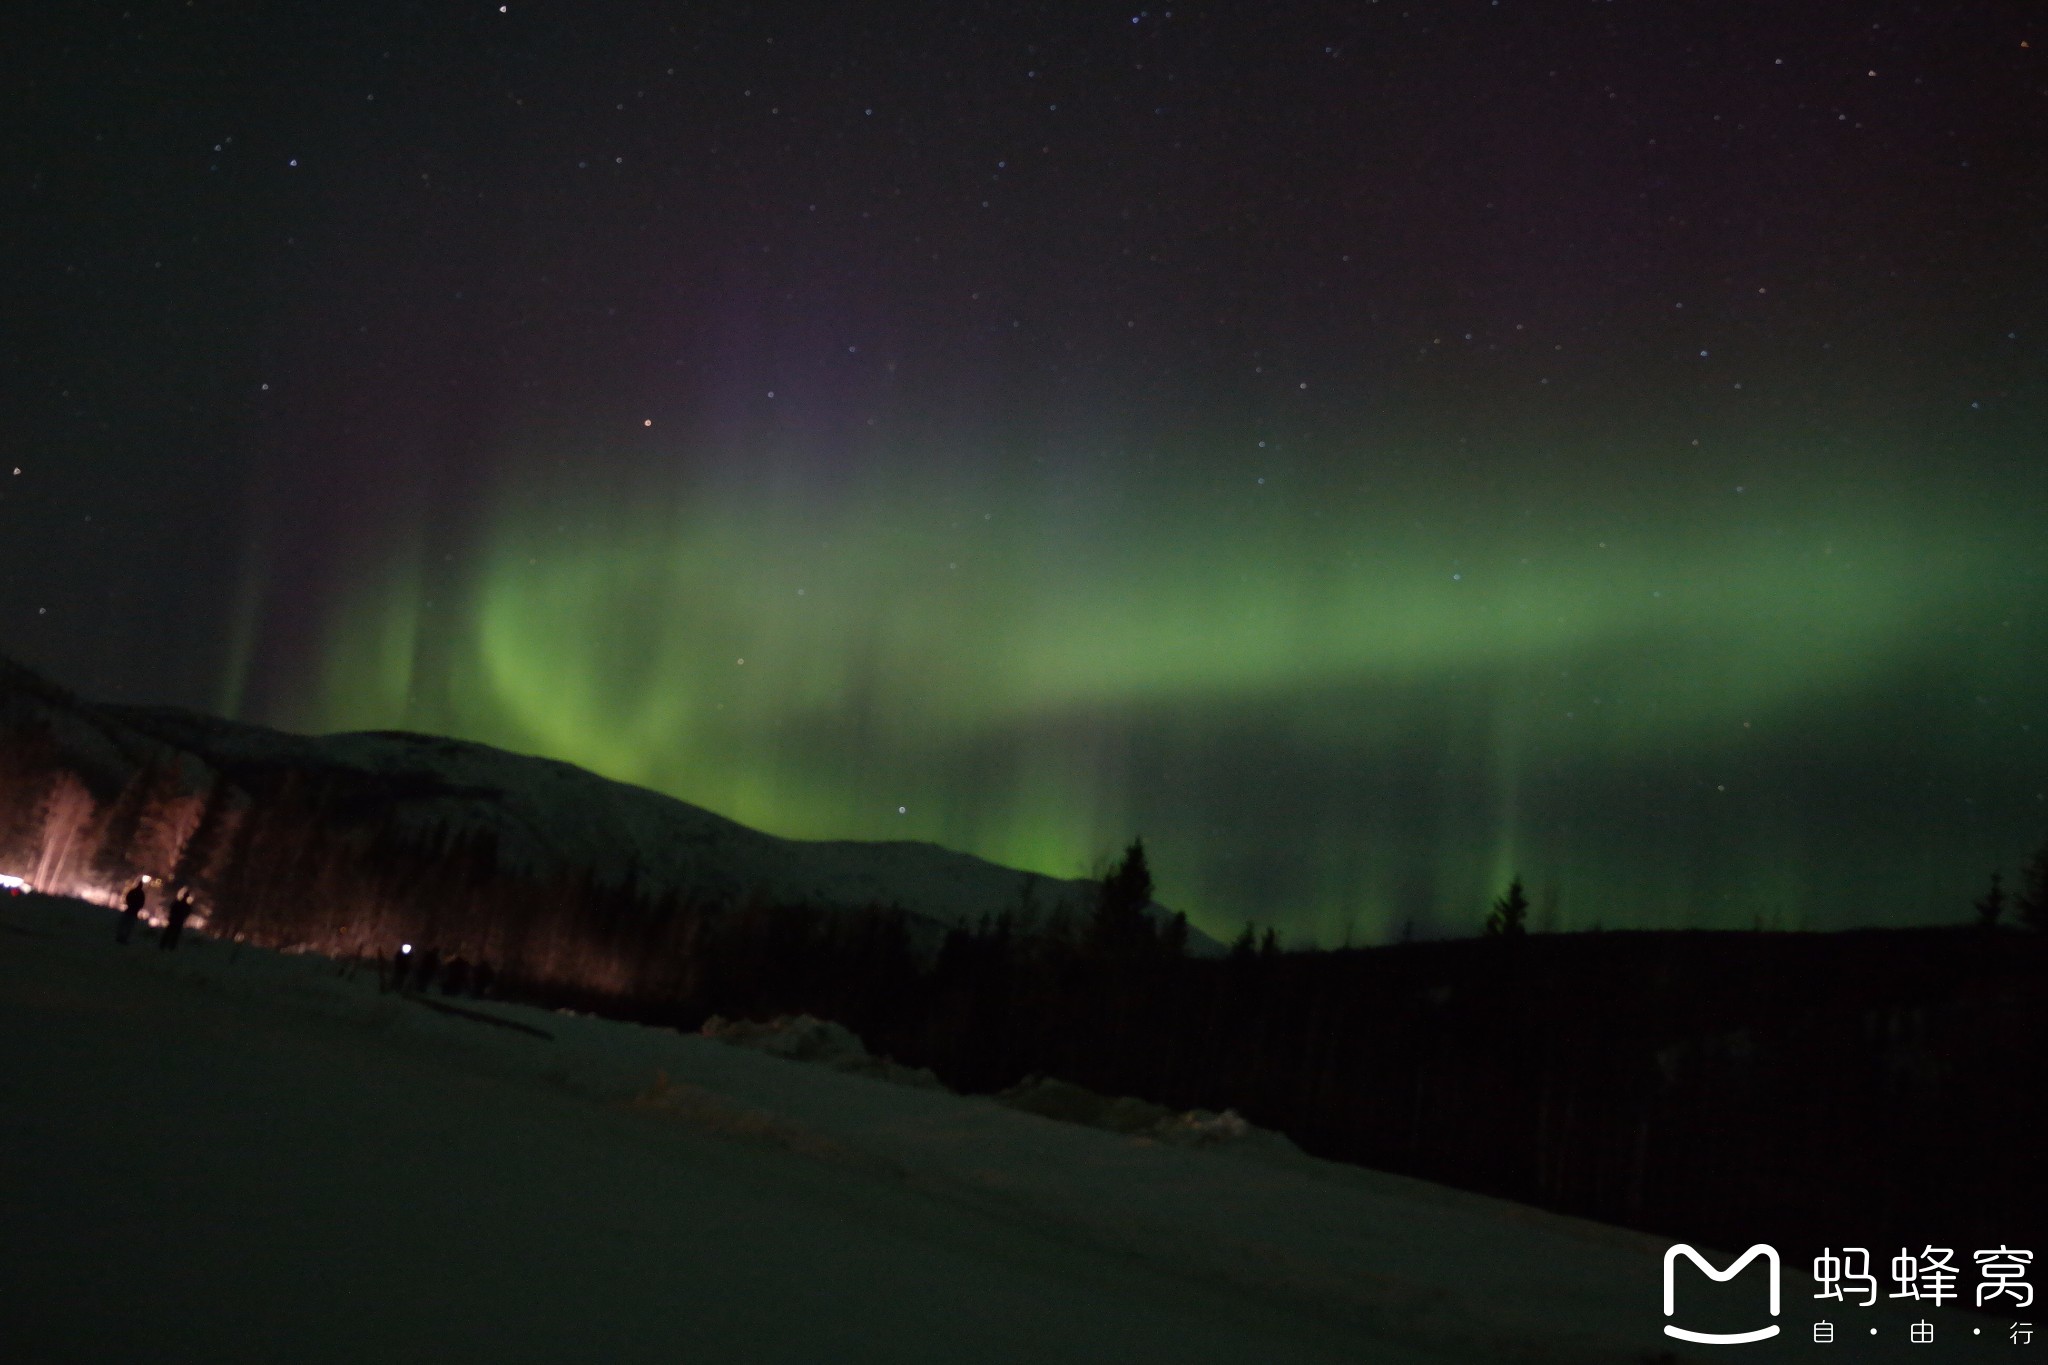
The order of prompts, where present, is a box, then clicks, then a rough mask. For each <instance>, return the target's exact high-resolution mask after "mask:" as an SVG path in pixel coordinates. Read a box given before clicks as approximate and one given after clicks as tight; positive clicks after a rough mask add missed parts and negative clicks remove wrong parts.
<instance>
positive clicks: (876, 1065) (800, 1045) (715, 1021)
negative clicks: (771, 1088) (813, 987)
mask: <svg viewBox="0 0 2048 1365" xmlns="http://www.w3.org/2000/svg"><path fill="white" fill-rule="evenodd" d="M699 1032H701V1033H702V1034H703V1035H704V1036H705V1037H706V1038H710V1039H713V1040H715V1041H717V1042H721V1043H727V1044H730V1045H731V1046H733V1047H746V1048H752V1049H754V1050H755V1051H757V1052H765V1053H767V1054H768V1055H769V1056H771V1057H781V1058H784V1059H786V1060H788V1061H792V1062H817V1063H821V1064H823V1065H825V1066H829V1067H832V1068H834V1069H835V1070H838V1071H847V1072H852V1073H854V1074H856V1075H861V1076H873V1077H875V1078H876V1079H878V1080H884V1081H891V1082H894V1083H895V1084H897V1085H909V1086H916V1087H918V1088H919V1089H924V1090H938V1089H942V1088H943V1087H942V1086H940V1084H939V1078H938V1077H937V1076H934V1075H933V1074H932V1073H931V1071H930V1070H929V1069H927V1068H925V1067H921V1066H904V1065H902V1064H901V1063H899V1062H894V1061H891V1060H890V1059H889V1058H887V1057H877V1056H875V1055H874V1054H873V1053H871V1052H869V1051H868V1049H867V1045H866V1044H865V1043H863V1042H861V1040H860V1038H859V1036H858V1035H857V1034H855V1033H854V1031H853V1030H852V1029H849V1028H847V1027H846V1025H844V1024H839V1023H835V1022H833V1021H832V1020H830V1019H817V1018H813V1017H812V1016H810V1015H808V1014H799V1015H794V1016H791V1015H786V1014H785V1015H780V1016H778V1017H776V1018H774V1019H770V1020H768V1021H767V1022H766V1023H757V1022H755V1021H753V1020H749V1019H727V1018H724V1017H723V1016H721V1015H716V1014H714V1015H712V1016H711V1017H710V1018H709V1019H707V1020H706V1021H705V1022H704V1027H703V1028H702V1029H700V1030H699Z"/></svg>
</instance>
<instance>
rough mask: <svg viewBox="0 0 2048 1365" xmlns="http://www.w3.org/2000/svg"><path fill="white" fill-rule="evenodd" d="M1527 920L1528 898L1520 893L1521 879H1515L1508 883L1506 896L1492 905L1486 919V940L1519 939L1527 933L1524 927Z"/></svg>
mask: <svg viewBox="0 0 2048 1365" xmlns="http://www.w3.org/2000/svg"><path fill="white" fill-rule="evenodd" d="M1528 918H1529V897H1528V896H1527V895H1525V894H1524V893H1523V891H1522V879H1521V878H1520V877H1516V878H1515V879H1514V880H1513V881H1511V882H1509V883H1508V890H1507V894H1506V895H1504V896H1502V897H1501V898H1500V899H1499V900H1497V901H1495V902H1494V903H1493V913H1492V914H1490V915H1488V916H1487V917H1486V935H1487V937H1488V938H1520V937H1521V936H1522V935H1523V934H1524V933H1526V932H1528V931H1527V928H1526V927H1525V926H1526V924H1527V921H1528Z"/></svg>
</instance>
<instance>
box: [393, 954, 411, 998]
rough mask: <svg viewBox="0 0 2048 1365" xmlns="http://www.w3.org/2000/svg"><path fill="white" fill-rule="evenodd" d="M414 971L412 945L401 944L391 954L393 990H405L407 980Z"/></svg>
mask: <svg viewBox="0 0 2048 1365" xmlns="http://www.w3.org/2000/svg"><path fill="white" fill-rule="evenodd" d="M411 971H412V945H411V944H410V943H401V944H399V945H398V947H397V948H395V949H393V950H392V953H391V989H392V990H394V991H402V990H404V989H405V978H406V976H407V975H408V974H410V973H411Z"/></svg>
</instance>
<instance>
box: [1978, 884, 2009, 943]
mask: <svg viewBox="0 0 2048 1365" xmlns="http://www.w3.org/2000/svg"><path fill="white" fill-rule="evenodd" d="M1998 883H1999V874H1998V873H1996V872H1994V873H1992V874H1991V889H1990V890H1989V891H1986V892H1985V893H1984V894H1983V895H1981V896H1979V897H1978V898H1977V901H1976V906H1977V924H1978V927H1980V928H1984V929H1996V928H1997V927H1998V917H1999V916H2000V915H2002V914H2004V913H2005V888H2004V887H2003V886H2000V885H1999V884H1998Z"/></svg>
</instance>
